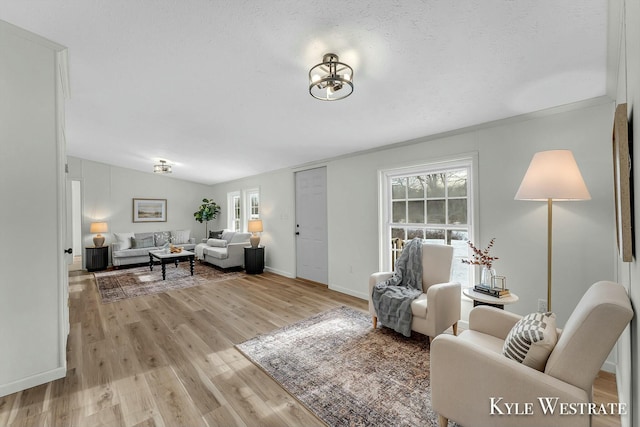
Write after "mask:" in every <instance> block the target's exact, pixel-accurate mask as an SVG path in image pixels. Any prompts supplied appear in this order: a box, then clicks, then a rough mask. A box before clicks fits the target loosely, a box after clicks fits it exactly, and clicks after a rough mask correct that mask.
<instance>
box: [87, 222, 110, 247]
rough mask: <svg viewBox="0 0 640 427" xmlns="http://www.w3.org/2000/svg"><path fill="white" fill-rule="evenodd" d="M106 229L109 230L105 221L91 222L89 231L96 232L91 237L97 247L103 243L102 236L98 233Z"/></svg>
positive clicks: (104, 231)
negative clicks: (94, 235)
mask: <svg viewBox="0 0 640 427" xmlns="http://www.w3.org/2000/svg"><path fill="white" fill-rule="evenodd" d="M107 231H109V226H108V225H107V223H106V222H92V223H91V226H90V227H89V232H90V233H98V234H97V235H96V237H94V238H93V244H94V245H95V246H96V247H97V248H100V247H102V245H104V236H102V235H101V234H100V233H106V232H107Z"/></svg>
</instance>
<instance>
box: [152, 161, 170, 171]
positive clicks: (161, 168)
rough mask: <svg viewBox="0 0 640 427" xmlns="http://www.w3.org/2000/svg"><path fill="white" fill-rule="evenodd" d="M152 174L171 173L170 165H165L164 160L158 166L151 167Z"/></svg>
mask: <svg viewBox="0 0 640 427" xmlns="http://www.w3.org/2000/svg"><path fill="white" fill-rule="evenodd" d="M153 172H154V173H171V165H168V164H167V161H166V160H160V164H159V165H154V166H153Z"/></svg>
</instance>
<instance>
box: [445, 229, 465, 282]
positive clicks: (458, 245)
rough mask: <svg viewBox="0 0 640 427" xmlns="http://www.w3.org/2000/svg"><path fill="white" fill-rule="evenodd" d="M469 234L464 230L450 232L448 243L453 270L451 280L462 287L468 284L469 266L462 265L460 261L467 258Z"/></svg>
mask: <svg viewBox="0 0 640 427" xmlns="http://www.w3.org/2000/svg"><path fill="white" fill-rule="evenodd" d="M468 240H469V232H468V231H466V230H450V231H449V241H450V242H451V246H453V270H452V272H451V280H452V281H454V282H460V283H462V284H463V285H464V284H468V283H469V266H468V265H467V264H463V263H462V260H463V259H466V258H468V257H469V246H468V245H467V241H468Z"/></svg>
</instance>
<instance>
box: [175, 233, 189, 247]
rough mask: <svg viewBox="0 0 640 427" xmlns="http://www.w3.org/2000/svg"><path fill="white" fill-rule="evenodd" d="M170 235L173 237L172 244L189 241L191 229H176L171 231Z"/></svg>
mask: <svg viewBox="0 0 640 427" xmlns="http://www.w3.org/2000/svg"><path fill="white" fill-rule="evenodd" d="M171 237H173V242H172V243H173V244H174V245H179V244H182V243H189V239H190V238H191V230H176V231H172V232H171Z"/></svg>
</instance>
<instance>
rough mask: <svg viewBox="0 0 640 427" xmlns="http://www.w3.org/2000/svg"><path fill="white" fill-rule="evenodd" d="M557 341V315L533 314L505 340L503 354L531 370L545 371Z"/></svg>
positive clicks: (515, 327)
mask: <svg viewBox="0 0 640 427" xmlns="http://www.w3.org/2000/svg"><path fill="white" fill-rule="evenodd" d="M557 341H558V334H557V331H556V315H555V314H553V313H531V314H528V315H526V316H524V317H523V318H522V319H520V320H519V321H518V322H517V323H516V324H515V325H514V326H513V328H511V331H510V332H509V335H507V338H506V339H505V340H504V346H503V347H502V354H504V355H505V356H507V357H508V358H509V359H513V360H515V361H516V362H520V363H522V364H523V365H526V366H529V367H530V368H534V369H537V370H538V371H544V367H545V365H546V364H547V359H548V358H549V355H550V354H551V352H552V351H553V347H555V345H556V342H557Z"/></svg>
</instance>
